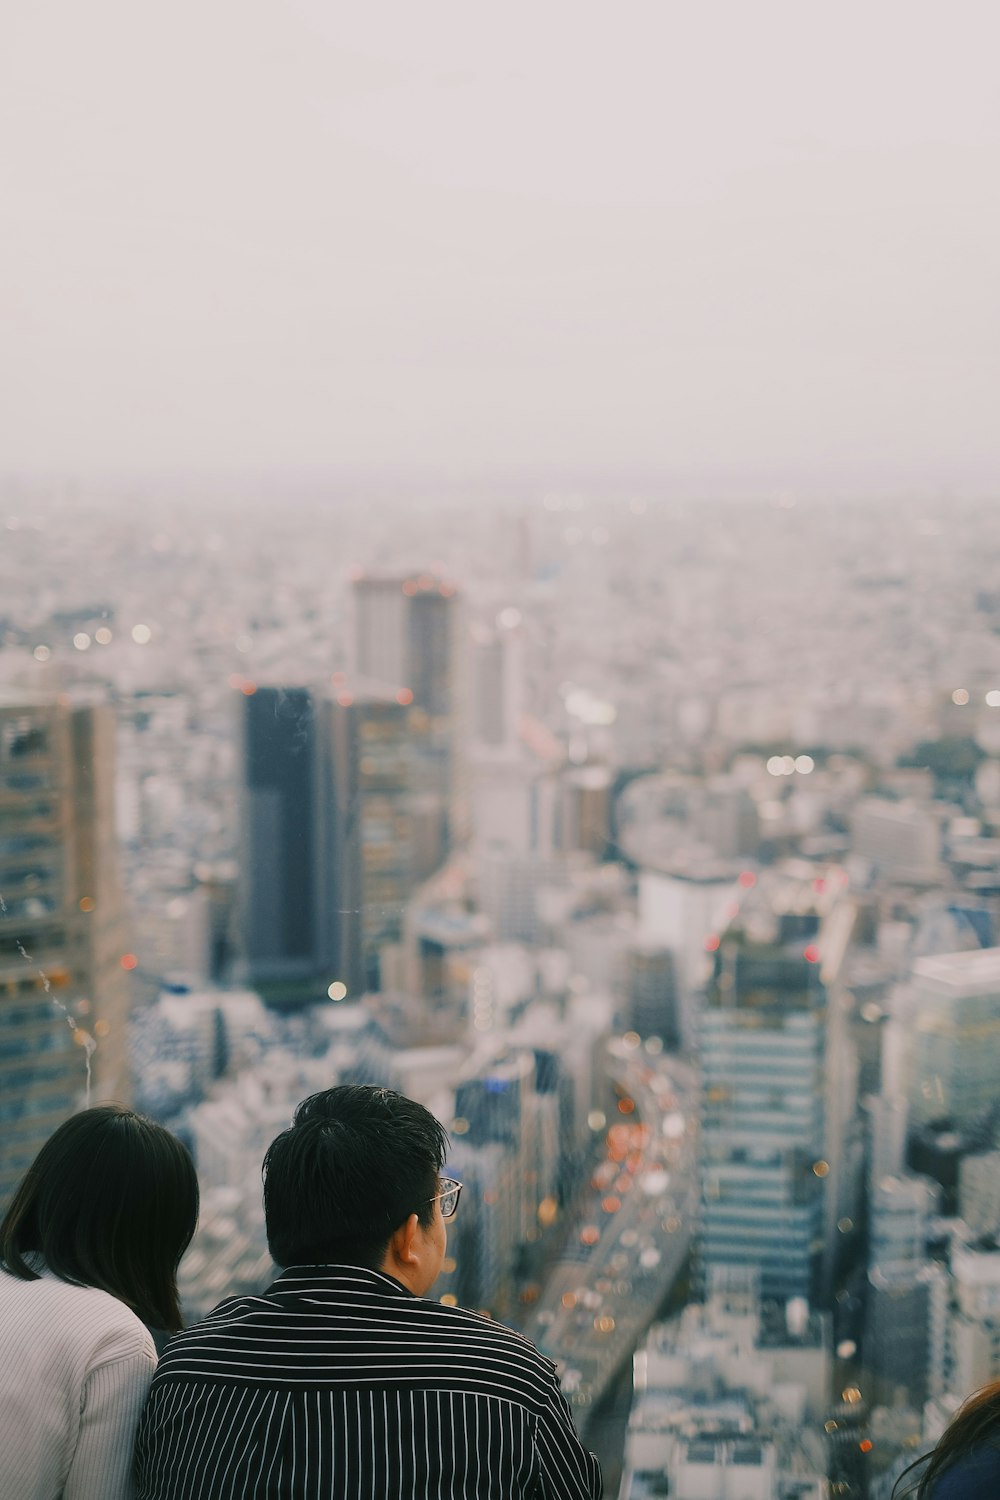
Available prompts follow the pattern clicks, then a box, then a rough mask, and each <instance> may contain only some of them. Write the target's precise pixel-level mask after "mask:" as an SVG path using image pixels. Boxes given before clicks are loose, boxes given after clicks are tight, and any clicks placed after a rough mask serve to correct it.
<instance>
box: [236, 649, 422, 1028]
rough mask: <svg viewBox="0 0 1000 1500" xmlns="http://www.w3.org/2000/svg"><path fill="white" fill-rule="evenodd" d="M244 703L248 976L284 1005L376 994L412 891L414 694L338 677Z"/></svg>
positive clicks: (268, 690) (263, 690) (267, 692)
mask: <svg viewBox="0 0 1000 1500" xmlns="http://www.w3.org/2000/svg"><path fill="white" fill-rule="evenodd" d="M243 701H244V704H245V707H244V710H243V715H244V718H243V729H244V733H243V750H244V755H243V762H244V809H243V815H242V818H241V828H242V836H243V850H242V856H241V861H240V874H241V882H240V889H241V894H242V899H241V918H242V921H241V926H242V939H243V955H244V962H245V971H246V976H247V978H248V979H249V981H250V982H251V983H253V984H255V985H257V986H259V987H261V988H262V989H263V991H264V993H265V994H266V996H267V998H268V999H270V1000H271V1001H272V1002H279V1003H280V1002H284V1003H290V1004H301V1003H306V1002H308V1001H310V1000H317V999H321V998H322V997H323V995H324V993H325V992H327V991H328V990H330V988H331V987H337V986H342V987H344V988H345V989H346V993H347V994H349V995H352V996H357V995H359V994H361V993H363V992H364V991H366V990H370V989H378V988H379V987H380V972H379V968H380V966H379V951H380V948H381V947H382V945H383V944H385V943H389V942H398V941H399V939H400V937H401V935H402V924H403V911H404V907H405V904H406V901H407V900H408V899H409V896H410V894H411V892H412V889H413V884H414V869H413V858H412V843H413V839H412V832H413V830H412V796H413V757H414V751H413V734H412V726H411V721H410V717H409V713H408V703H409V694H408V692H405V691H403V690H399V691H397V690H395V689H393V688H386V687H384V686H382V685H379V684H373V683H370V682H367V683H366V682H362V681H360V680H358V681H352V682H348V681H347V680H346V679H345V680H344V681H342V682H341V683H340V685H339V687H338V689H337V691H336V695H335V696H333V697H328V696H327V695H326V694H325V693H323V694H321V693H318V692H316V691H314V690H312V689H310V688H293V689H283V688H274V687H258V688H257V690H256V691H255V692H254V693H253V694H252V695H251V696H250V697H247V698H244V700H243ZM334 998H337V996H336V995H334Z"/></svg>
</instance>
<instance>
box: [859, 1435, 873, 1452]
mask: <svg viewBox="0 0 1000 1500" xmlns="http://www.w3.org/2000/svg"><path fill="white" fill-rule="evenodd" d="M858 1447H859V1448H860V1449H861V1451H862V1453H870V1452H871V1451H872V1448H873V1447H874V1444H873V1443H872V1440H871V1438H862V1439H861V1442H860V1443H859V1444H858Z"/></svg>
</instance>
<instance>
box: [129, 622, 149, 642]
mask: <svg viewBox="0 0 1000 1500" xmlns="http://www.w3.org/2000/svg"><path fill="white" fill-rule="evenodd" d="M132 639H133V640H134V641H135V643H136V645H137V646H148V645H149V643H150V641H151V640H152V639H153V632H152V631H151V630H150V628H149V626H148V625H133V626H132Z"/></svg>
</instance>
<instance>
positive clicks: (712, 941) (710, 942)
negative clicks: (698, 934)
mask: <svg viewBox="0 0 1000 1500" xmlns="http://www.w3.org/2000/svg"><path fill="white" fill-rule="evenodd" d="M718 946H719V934H718V933H717V932H710V933H709V934H708V937H707V938H706V939H705V952H706V953H714V952H715V951H716V949H717V948H718Z"/></svg>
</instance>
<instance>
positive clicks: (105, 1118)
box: [0, 1104, 198, 1333]
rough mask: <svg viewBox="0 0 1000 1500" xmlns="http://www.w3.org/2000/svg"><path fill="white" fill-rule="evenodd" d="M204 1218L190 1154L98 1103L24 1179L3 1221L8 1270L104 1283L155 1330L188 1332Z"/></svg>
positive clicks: (129, 1115)
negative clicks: (184, 1283) (183, 1308)
mask: <svg viewBox="0 0 1000 1500" xmlns="http://www.w3.org/2000/svg"><path fill="white" fill-rule="evenodd" d="M197 1222H198V1177H197V1174H196V1173H195V1169H194V1163H193V1162H192V1160H191V1157H190V1154H189V1153H188V1151H187V1148H186V1147H185V1146H184V1145H182V1144H181V1142H180V1141H179V1140H178V1139H177V1137H176V1136H174V1135H171V1133H170V1131H169V1130H164V1128H163V1126H162V1125H157V1124H156V1123H155V1122H154V1121H153V1120H147V1119H145V1118H144V1117H143V1116H142V1115H137V1114H133V1112H132V1110H130V1109H121V1108H120V1107H119V1106H118V1105H115V1104H105V1105H98V1106H97V1107H96V1108H95V1109H85V1110H82V1111H81V1112H80V1114H77V1115H72V1116H71V1117H70V1119H68V1120H66V1121H65V1122H64V1123H63V1124H62V1125H60V1126H59V1129H58V1130H57V1131H56V1132H55V1134H54V1135H52V1136H50V1137H49V1139H48V1140H47V1141H46V1142H45V1145H44V1146H43V1147H42V1149H41V1151H39V1153H38V1155H37V1156H36V1157H35V1160H34V1161H33V1162H32V1164H31V1166H30V1167H29V1168H28V1170H27V1172H26V1173H25V1175H24V1177H23V1179H22V1181H21V1184H20V1186H19V1187H18V1189H17V1191H16V1192H15V1194H14V1197H13V1199H12V1200H11V1204H10V1207H9V1208H8V1210H7V1212H6V1214H5V1215H4V1219H3V1223H2V1224H0V1265H2V1266H3V1268H4V1270H6V1271H9V1272H10V1274H11V1275H12V1276H18V1277H20V1278H21V1280H22V1281H35V1280H37V1279H38V1270H37V1263H33V1262H35V1261H36V1257H39V1256H40V1257H41V1259H42V1260H43V1261H44V1262H45V1265H46V1266H47V1267H48V1269H49V1270H50V1271H53V1272H54V1273H55V1274H56V1275H57V1276H59V1277H61V1278H62V1280H63V1281H70V1282H78V1283H79V1284H80V1285H82V1286H93V1287H100V1288H101V1290H102V1291H105V1292H110V1293H111V1295H112V1296H113V1297H117V1298H118V1299H119V1301H121V1302H124V1303H125V1304H126V1305H127V1306H128V1307H130V1308H132V1310H133V1312H135V1313H136V1314H137V1315H138V1317H140V1318H141V1319H142V1321H143V1322H144V1323H147V1324H148V1325H149V1327H150V1328H162V1329H165V1330H166V1331H168V1332H171V1333H173V1332H176V1331H177V1329H178V1328H180V1326H181V1312H180V1306H179V1302H178V1297H177V1267H178V1264H179V1263H180V1258H181V1256H182V1255H183V1254H184V1251H185V1250H186V1249H187V1247H188V1245H189V1243H190V1241H191V1236H192V1235H193V1234H194V1231H195V1225H196V1224H197Z"/></svg>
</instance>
